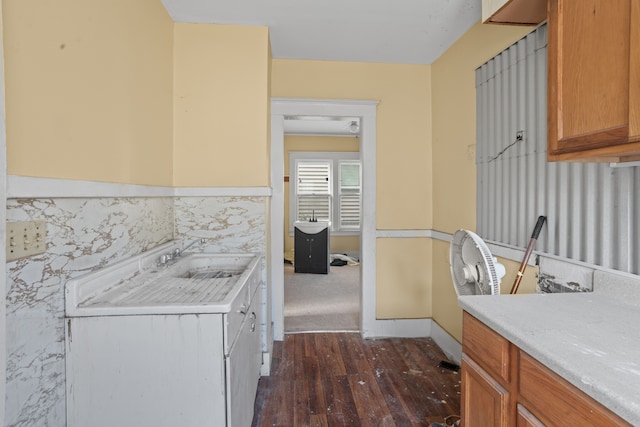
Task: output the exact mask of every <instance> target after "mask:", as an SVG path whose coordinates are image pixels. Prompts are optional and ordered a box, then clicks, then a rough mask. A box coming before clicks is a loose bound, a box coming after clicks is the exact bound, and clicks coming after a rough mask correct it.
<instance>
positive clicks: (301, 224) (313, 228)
mask: <svg viewBox="0 0 640 427" xmlns="http://www.w3.org/2000/svg"><path fill="white" fill-rule="evenodd" d="M293 226H294V227H295V228H297V229H298V230H300V231H302V232H303V233H306V234H318V233H320V232H321V231H322V230H324V229H325V228H329V227H330V226H331V221H315V222H309V221H296V222H295V223H294V224H293Z"/></svg>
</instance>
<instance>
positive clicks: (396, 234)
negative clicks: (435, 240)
mask: <svg viewBox="0 0 640 427" xmlns="http://www.w3.org/2000/svg"><path fill="white" fill-rule="evenodd" d="M414 237H427V238H429V237H433V230H376V238H378V239H411V238H414Z"/></svg>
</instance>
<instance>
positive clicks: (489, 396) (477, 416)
mask: <svg viewBox="0 0 640 427" xmlns="http://www.w3.org/2000/svg"><path fill="white" fill-rule="evenodd" d="M461 412H462V413H461V417H462V425H463V426H466V427H507V426H508V425H509V393H508V392H507V390H505V389H504V388H503V387H502V386H501V385H500V384H499V383H498V382H497V381H496V380H494V379H493V378H492V377H491V375H489V374H488V373H487V372H486V371H485V370H484V369H482V368H481V367H480V366H479V365H478V364H477V363H475V362H474V361H473V360H471V359H470V358H469V357H468V356H466V355H463V357H462V408H461Z"/></svg>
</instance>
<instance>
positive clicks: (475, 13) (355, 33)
mask: <svg viewBox="0 0 640 427" xmlns="http://www.w3.org/2000/svg"><path fill="white" fill-rule="evenodd" d="M161 1H162V3H163V4H164V6H165V8H166V9H167V11H168V12H169V14H170V15H171V17H172V18H173V20H174V21H176V22H192V23H212V24H237V25H260V26H268V27H269V35H270V38H271V50H272V55H273V57H274V58H284V59H311V60H329V61H355V62H385V63H401V64H431V63H432V62H434V61H435V60H436V59H437V58H438V57H439V56H440V55H441V54H442V53H443V52H444V51H445V50H446V49H447V48H448V47H449V46H451V44H453V42H455V41H456V40H457V39H458V38H459V37H460V36H461V35H462V34H463V33H464V32H465V31H467V30H468V29H469V28H470V27H471V26H472V25H473V24H475V23H476V22H477V21H479V20H480V9H481V0H161Z"/></svg>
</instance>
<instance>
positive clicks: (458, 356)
mask: <svg viewBox="0 0 640 427" xmlns="http://www.w3.org/2000/svg"><path fill="white" fill-rule="evenodd" d="M431 339H433V341H434V342H435V343H436V344H438V347H440V349H441V350H442V352H443V353H444V354H446V355H447V357H448V358H449V360H452V361H454V362H456V363H457V364H458V365H459V364H460V363H461V362H462V344H460V343H459V342H458V341H457V340H456V339H455V338H453V337H452V336H451V335H449V333H448V332H447V331H445V330H444V329H443V328H442V326H440V325H438V323H437V322H433V324H432V325H431Z"/></svg>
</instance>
